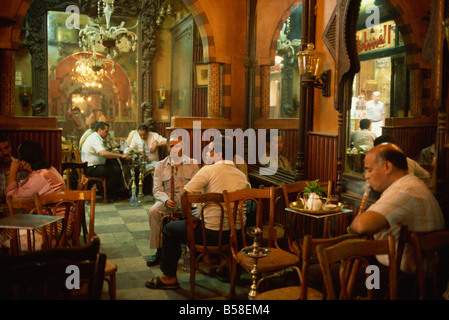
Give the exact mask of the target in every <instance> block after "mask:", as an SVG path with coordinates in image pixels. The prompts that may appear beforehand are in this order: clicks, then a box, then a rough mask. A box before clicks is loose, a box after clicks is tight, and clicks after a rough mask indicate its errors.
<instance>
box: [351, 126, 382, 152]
mask: <svg viewBox="0 0 449 320" xmlns="http://www.w3.org/2000/svg"><path fill="white" fill-rule="evenodd" d="M370 124H371V121H370V120H369V119H362V120H360V130H357V131H354V132H352V133H351V135H350V137H349V145H351V144H353V147H354V148H357V149H358V150H363V151H365V152H366V151H368V150H370V149H372V148H373V147H374V140H375V139H376V134H375V133H374V132H371V131H370V130H369V126H370Z"/></svg>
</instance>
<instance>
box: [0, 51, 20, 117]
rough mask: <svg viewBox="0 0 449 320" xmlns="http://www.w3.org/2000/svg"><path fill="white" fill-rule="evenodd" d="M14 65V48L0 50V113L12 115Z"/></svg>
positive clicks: (13, 103)
mask: <svg viewBox="0 0 449 320" xmlns="http://www.w3.org/2000/svg"><path fill="white" fill-rule="evenodd" d="M15 67H16V52H15V51H14V50H0V76H1V88H2V90H0V114H2V115H5V116H12V115H13V114H14V105H15V79H16V76H15Z"/></svg>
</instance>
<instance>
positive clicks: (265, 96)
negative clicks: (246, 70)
mask: <svg viewBox="0 0 449 320" xmlns="http://www.w3.org/2000/svg"><path fill="white" fill-rule="evenodd" d="M269 117H270V66H260V118H264V119H268V118H269Z"/></svg>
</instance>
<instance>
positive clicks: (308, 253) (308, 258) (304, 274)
mask: <svg viewBox="0 0 449 320" xmlns="http://www.w3.org/2000/svg"><path fill="white" fill-rule="evenodd" d="M358 237H359V236H358V235H356V234H345V235H342V236H339V237H335V238H327V239H313V238H312V237H311V236H310V235H306V236H305V237H304V240H303V243H302V246H301V247H302V248H303V252H302V264H301V267H300V268H298V267H296V266H295V267H291V268H293V269H292V270H293V271H295V272H296V273H297V274H298V278H299V279H298V280H299V281H298V285H290V286H283V287H280V288H275V289H271V288H270V287H268V290H266V291H264V292H261V293H259V292H260V291H261V288H262V287H267V284H266V282H267V281H270V280H271V279H270V278H272V277H277V278H280V277H284V274H283V273H285V270H283V271H281V273H280V274H275V275H270V276H267V277H265V278H262V279H260V280H259V282H258V284H257V288H258V289H257V291H258V294H257V296H256V299H257V300H323V299H324V298H325V296H326V292H324V294H323V292H321V291H318V290H316V289H313V288H310V287H309V286H308V277H309V267H310V266H311V265H312V264H314V263H316V262H317V255H316V248H317V246H319V245H320V246H322V247H325V248H327V247H330V246H333V245H335V244H337V243H339V242H342V241H345V240H348V239H355V238H358Z"/></svg>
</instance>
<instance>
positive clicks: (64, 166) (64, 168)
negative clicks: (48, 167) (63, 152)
mask: <svg viewBox="0 0 449 320" xmlns="http://www.w3.org/2000/svg"><path fill="white" fill-rule="evenodd" d="M75 170H76V174H77V176H78V179H77V183H76V185H77V186H76V187H75V188H72V187H73V186H72V183H71V182H72V181H71V177H72V175H73V173H74V172H75ZM86 171H87V162H63V163H61V175H62V176H63V177H64V172H65V182H66V187H67V190H77V189H79V187H80V183H81V182H82V180H81V178H82V176H83V175H84V176H85V175H86Z"/></svg>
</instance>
